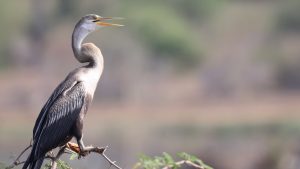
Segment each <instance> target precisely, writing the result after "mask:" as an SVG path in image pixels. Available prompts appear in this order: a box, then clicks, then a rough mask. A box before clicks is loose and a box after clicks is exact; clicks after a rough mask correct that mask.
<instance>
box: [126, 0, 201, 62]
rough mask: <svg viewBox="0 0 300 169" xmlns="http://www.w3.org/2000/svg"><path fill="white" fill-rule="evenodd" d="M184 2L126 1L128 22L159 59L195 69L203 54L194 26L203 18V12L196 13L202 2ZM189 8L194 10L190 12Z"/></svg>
mask: <svg viewBox="0 0 300 169" xmlns="http://www.w3.org/2000/svg"><path fill="white" fill-rule="evenodd" d="M183 2H186V1H182V2H180V1H174V2H173V1H157V0H154V1H137V0H125V1H124V4H123V5H124V8H125V12H124V14H125V15H126V16H125V17H126V18H127V20H126V21H127V22H130V23H128V25H127V26H129V27H130V29H131V30H133V31H134V34H136V35H137V37H138V38H139V39H140V40H141V41H142V42H144V44H145V46H146V47H147V48H149V49H150V50H151V51H152V52H153V55H152V56H153V57H155V59H167V60H170V61H172V62H173V63H175V64H176V66H179V67H184V68H191V67H193V66H195V65H197V64H198V63H199V62H200V61H201V56H202V50H201V45H200V43H199V42H198V41H197V40H198V38H197V34H198V33H199V32H197V31H195V30H193V27H191V26H192V25H197V24H198V23H199V22H201V21H202V20H200V19H199V16H200V15H201V16H202V14H200V13H199V14H197V15H196V14H195V15H194V12H195V11H198V10H199V9H201V8H200V6H201V5H199V3H198V1H188V2H189V3H183ZM195 2H196V4H195ZM201 2H202V1H201ZM184 7H186V8H184ZM201 7H202V6H201ZM183 8H184V9H183ZM190 8H192V9H190ZM203 8H205V7H203ZM188 11H190V12H191V11H194V12H191V14H187V12H188ZM204 13H205V12H204ZM189 15H193V16H194V17H190V16H189Z"/></svg>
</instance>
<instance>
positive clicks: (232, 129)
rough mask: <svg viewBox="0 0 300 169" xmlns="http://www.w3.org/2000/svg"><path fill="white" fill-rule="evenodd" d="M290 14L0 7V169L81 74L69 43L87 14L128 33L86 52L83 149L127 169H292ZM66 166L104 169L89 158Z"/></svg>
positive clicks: (297, 115)
mask: <svg viewBox="0 0 300 169" xmlns="http://www.w3.org/2000/svg"><path fill="white" fill-rule="evenodd" d="M299 11H300V2H299V1H298V0H285V1H276V0H260V1H257V0H235V1H230V0H206V1H205V0H163V1H161V0H151V1H147V0H110V1H104V0H86V1H79V0H63V1H60V0H53V1H43V0H22V1H18V0H10V1H4V0H2V1H0V96H1V97H0V162H4V163H6V164H9V163H10V162H11V161H12V160H13V159H14V158H15V155H17V154H18V153H19V152H20V151H21V150H22V149H23V148H24V147H26V146H27V145H28V143H29V141H30V139H31V137H32V128H33V125H34V122H35V119H36V117H37V115H38V113H39V111H40V109H41V107H42V106H43V104H44V103H45V102H46V100H47V98H48V97H49V96H50V94H51V92H52V91H53V89H54V88H55V87H56V85H57V84H58V83H59V82H60V81H61V80H62V79H64V77H65V76H66V75H67V73H68V72H69V71H71V70H72V69H74V68H76V67H78V66H80V64H79V63H78V62H77V61H76V60H75V59H74V57H73V53H72V50H71V34H72V31H73V28H74V25H75V23H76V22H77V21H78V19H79V18H80V17H81V16H83V15H85V14H88V13H96V14H99V15H102V16H119V17H124V18H126V19H125V20H122V21H119V22H118V23H121V24H125V25H126V26H125V27H121V28H103V29H101V30H99V31H98V32H96V33H93V34H92V35H91V36H89V37H88V38H87V40H86V41H90V42H93V43H95V44H96V45H97V46H99V47H100V48H101V50H102V53H103V55H104V59H105V68H104V74H103V76H102V78H101V80H100V83H99V86H98V88H97V91H96V94H95V99H94V102H93V105H92V107H91V108H90V110H89V112H88V115H87V117H86V119H85V126H84V131H85V143H86V144H93V145H98V146H106V145H108V146H109V147H110V148H109V149H108V151H107V153H108V155H109V156H110V157H111V158H112V159H113V160H116V161H118V164H119V165H121V166H122V167H123V168H125V169H126V168H132V166H133V165H134V163H135V162H136V161H137V159H138V156H139V155H140V154H147V155H160V154H161V153H162V152H169V153H170V154H172V155H175V154H176V152H181V151H185V152H188V153H191V154H195V155H197V156H198V157H200V158H201V159H203V160H204V161H205V162H207V163H208V164H210V165H211V166H213V167H214V168H215V169H299V168H300V123H299V122H300V12H299ZM64 158H65V159H67V158H68V157H67V156H65V157H64ZM71 166H72V167H73V168H81V169H85V168H86V169H87V168H88V169H100V168H106V167H107V168H108V167H109V165H108V164H107V163H106V162H105V161H103V160H102V158H101V157H99V156H96V155H91V156H89V157H87V158H85V159H82V160H80V161H78V160H75V161H72V162H71Z"/></svg>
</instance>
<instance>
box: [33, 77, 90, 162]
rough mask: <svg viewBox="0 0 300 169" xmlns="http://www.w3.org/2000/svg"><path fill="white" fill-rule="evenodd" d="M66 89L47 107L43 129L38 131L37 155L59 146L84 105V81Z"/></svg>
mask: <svg viewBox="0 0 300 169" xmlns="http://www.w3.org/2000/svg"><path fill="white" fill-rule="evenodd" d="M64 91H66V93H65V92H63V93H65V94H63V95H62V94H61V95H60V96H58V97H57V98H56V99H55V100H54V101H53V103H52V104H51V106H50V107H49V108H48V109H47V113H46V115H45V120H44V123H43V125H42V126H41V127H40V128H41V130H40V131H37V133H36V138H35V147H36V149H35V156H36V157H38V156H39V155H41V154H43V153H46V152H47V151H49V150H51V149H53V148H55V147H57V146H58V145H59V144H60V143H61V142H62V141H64V140H65V139H66V138H67V137H68V136H69V134H70V132H71V128H72V126H73V125H74V124H75V123H76V120H77V118H78V116H79V113H80V112H81V109H82V107H83V105H84V101H85V90H84V87H83V84H82V82H78V83H76V84H75V85H74V86H73V87H72V88H70V89H67V90H64Z"/></svg>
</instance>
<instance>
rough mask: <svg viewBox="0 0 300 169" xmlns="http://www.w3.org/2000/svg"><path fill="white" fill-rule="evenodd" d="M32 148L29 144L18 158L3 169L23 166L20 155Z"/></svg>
mask: <svg viewBox="0 0 300 169" xmlns="http://www.w3.org/2000/svg"><path fill="white" fill-rule="evenodd" d="M31 147H32V144H31V143H30V145H29V146H27V147H26V148H25V149H24V150H23V151H22V152H21V153H20V154H19V155H18V157H17V158H16V160H15V161H14V162H13V163H12V164H11V165H9V166H7V167H6V168H5V169H12V168H14V167H15V166H18V165H20V164H23V163H25V161H20V158H21V157H22V155H23V154H24V153H25V152H26V151H27V150H28V149H29V148H31Z"/></svg>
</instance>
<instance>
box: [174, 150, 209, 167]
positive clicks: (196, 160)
mask: <svg viewBox="0 0 300 169" xmlns="http://www.w3.org/2000/svg"><path fill="white" fill-rule="evenodd" d="M178 156H179V157H181V158H182V159H184V160H187V161H191V162H193V163H196V164H198V165H200V166H203V168H205V169H213V168H212V167H210V166H208V165H207V164H205V163H204V162H203V161H202V160H200V159H199V158H197V157H196V156H193V155H190V154H187V153H185V152H181V153H178Z"/></svg>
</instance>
